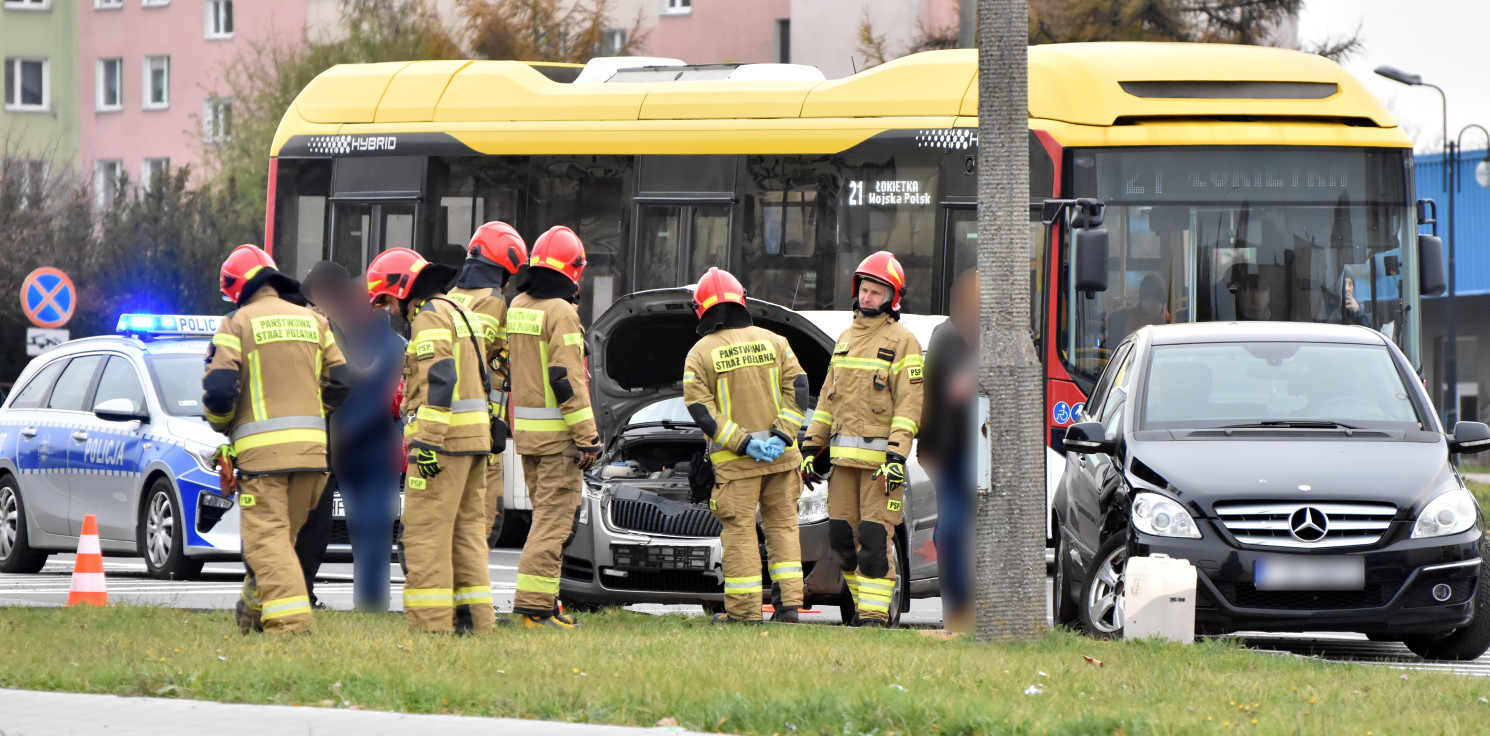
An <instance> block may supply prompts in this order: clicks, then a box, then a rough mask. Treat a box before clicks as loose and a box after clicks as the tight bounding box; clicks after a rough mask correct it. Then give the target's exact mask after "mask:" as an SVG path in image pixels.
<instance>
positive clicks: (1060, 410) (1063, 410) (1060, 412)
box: [1050, 401, 1071, 424]
mask: <svg viewBox="0 0 1490 736" xmlns="http://www.w3.org/2000/svg"><path fill="white" fill-rule="evenodd" d="M1050 414H1051V418H1052V419H1055V423H1056V424H1065V423H1066V422H1069V421H1071V405H1070V404H1067V403H1066V402H1064V401H1057V402H1056V404H1055V409H1054V410H1052V411H1051V412H1050Z"/></svg>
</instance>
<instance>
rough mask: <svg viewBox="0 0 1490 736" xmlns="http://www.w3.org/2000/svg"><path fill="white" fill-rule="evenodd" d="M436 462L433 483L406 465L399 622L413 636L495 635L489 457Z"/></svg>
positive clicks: (450, 457)
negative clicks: (404, 567) (489, 536)
mask: <svg viewBox="0 0 1490 736" xmlns="http://www.w3.org/2000/svg"><path fill="white" fill-rule="evenodd" d="M439 457H440V473H439V474H438V475H436V476H435V477H433V478H421V477H419V473H418V471H417V470H415V468H414V467H413V466H412V465H411V466H410V467H409V471H408V477H407V478H406V479H405V481H404V516H403V542H404V560H405V561H406V562H407V563H408V565H409V572H408V573H407V575H405V578H404V580H405V582H404V617H405V618H406V619H408V621H409V628H410V629H411V630H413V631H429V632H451V631H454V632H457V633H476V634H485V633H488V632H490V631H491V630H492V629H493V628H495V627H496V618H495V614H494V611H493V609H492V600H491V571H490V570H489V569H488V568H487V547H486V532H487V524H486V455H484V454H482V455H446V454H443V453H441V454H440V456H439Z"/></svg>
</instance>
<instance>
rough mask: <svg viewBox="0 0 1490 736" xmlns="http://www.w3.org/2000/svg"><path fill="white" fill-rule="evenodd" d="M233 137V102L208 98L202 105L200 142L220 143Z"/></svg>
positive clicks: (220, 98)
mask: <svg viewBox="0 0 1490 736" xmlns="http://www.w3.org/2000/svg"><path fill="white" fill-rule="evenodd" d="M232 137H233V101H232V100H231V99H229V98H226V97H208V98H207V101H206V102H205V103H203V105H202V140H204V141H206V142H208V143H221V142H222V141H226V140H231V139H232Z"/></svg>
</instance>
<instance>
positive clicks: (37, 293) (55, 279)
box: [21, 268, 77, 329]
mask: <svg viewBox="0 0 1490 736" xmlns="http://www.w3.org/2000/svg"><path fill="white" fill-rule="evenodd" d="M76 306H77V290H76V289H74V288H73V285H72V279H70V278H68V277H67V274H65V273H63V272H61V271H59V270H57V269H55V268H38V269H36V270H35V271H32V272H31V273H30V274H28V275H27V276H26V280H25V281H24V282H23V283H22V284H21V309H22V310H23V311H25V313H26V318H27V319H29V320H31V324H33V325H36V326H37V327H41V328H44V329H55V328H58V327H61V326H63V325H65V324H67V321H68V320H70V319H72V312H73V308H74V307H76Z"/></svg>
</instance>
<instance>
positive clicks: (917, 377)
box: [905, 365, 922, 383]
mask: <svg viewBox="0 0 1490 736" xmlns="http://www.w3.org/2000/svg"><path fill="white" fill-rule="evenodd" d="M905 375H906V376H907V377H909V378H910V380H911V383H920V382H921V376H922V369H921V366H919V365H913V366H908V367H907V368H906V369H905Z"/></svg>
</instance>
